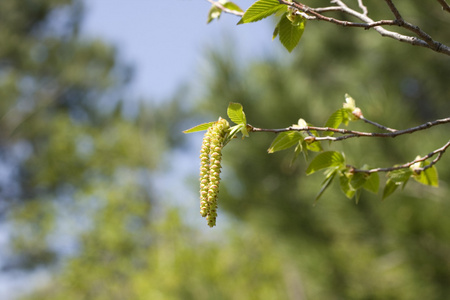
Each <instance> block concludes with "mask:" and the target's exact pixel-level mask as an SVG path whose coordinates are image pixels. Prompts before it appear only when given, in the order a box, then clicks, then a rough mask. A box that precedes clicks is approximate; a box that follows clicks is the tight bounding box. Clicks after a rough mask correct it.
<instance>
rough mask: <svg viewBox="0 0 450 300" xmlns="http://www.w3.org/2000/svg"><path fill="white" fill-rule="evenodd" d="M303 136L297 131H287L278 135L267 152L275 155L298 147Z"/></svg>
mask: <svg viewBox="0 0 450 300" xmlns="http://www.w3.org/2000/svg"><path fill="white" fill-rule="evenodd" d="M301 138H302V136H301V134H300V133H299V132H297V131H285V132H281V133H279V134H278V135H277V137H276V138H275V139H274V140H273V142H272V144H271V145H270V147H269V149H268V150H267V152H269V153H274V152H277V151H280V150H284V149H287V148H290V147H292V146H295V145H297V144H298V143H299V142H300V141H301Z"/></svg>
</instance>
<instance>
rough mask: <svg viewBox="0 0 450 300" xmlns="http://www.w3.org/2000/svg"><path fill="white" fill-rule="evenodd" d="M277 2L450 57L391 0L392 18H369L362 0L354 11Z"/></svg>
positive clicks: (336, 0) (449, 50)
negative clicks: (334, 14) (338, 15)
mask: <svg viewBox="0 0 450 300" xmlns="http://www.w3.org/2000/svg"><path fill="white" fill-rule="evenodd" d="M207 1H208V2H210V3H211V4H212V5H213V6H216V7H218V8H220V9H221V10H222V11H223V12H226V13H229V14H233V15H236V16H239V17H242V16H243V15H244V13H243V12H242V11H237V10H232V9H228V8H226V7H225V6H224V5H223V4H222V3H221V2H219V1H214V0H207ZM277 1H278V2H279V3H280V4H283V5H286V6H288V7H291V8H292V9H294V10H295V13H296V14H298V15H301V16H302V17H303V18H305V19H308V20H316V21H325V22H329V23H333V24H336V25H340V26H344V27H360V28H364V29H370V28H373V29H374V30H375V31H377V32H378V33H379V34H380V35H381V36H384V37H389V38H392V39H395V40H397V41H400V42H403V43H408V44H411V45H413V46H420V47H425V48H428V49H431V50H433V51H435V52H438V53H442V54H445V55H449V56H450V47H449V46H447V45H445V44H443V43H441V42H439V41H437V40H435V39H433V38H432V37H431V35H429V34H428V33H426V32H425V31H424V30H422V29H421V28H420V27H419V26H417V25H414V24H412V23H409V22H407V21H406V20H405V19H404V18H403V17H402V15H401V13H400V11H399V10H398V9H397V7H396V6H395V4H394V3H393V2H392V1H391V0H385V3H386V5H387V7H388V8H389V10H390V11H391V12H392V14H393V15H394V19H392V20H373V19H371V18H370V17H369V16H368V14H369V11H368V9H367V7H366V6H365V5H364V3H363V0H358V7H359V9H360V10H361V11H357V10H355V9H352V8H350V7H349V6H348V5H347V4H345V2H344V1H341V0H332V1H330V2H331V3H332V4H334V5H333V6H327V7H310V6H307V5H305V4H303V3H301V2H297V1H293V2H292V1H287V0H277ZM437 2H438V3H439V4H440V5H441V6H442V9H443V10H444V11H447V12H450V6H449V5H448V4H447V2H446V1H445V0H438V1H437ZM329 12H342V13H344V14H346V15H347V16H348V17H353V18H356V19H358V20H359V21H361V22H353V21H349V20H343V19H337V18H333V17H330V16H326V15H325V14H326V13H329ZM383 26H389V27H395V26H397V27H401V28H403V29H406V30H407V31H410V32H412V33H413V34H414V35H405V34H401V33H399V32H396V31H391V30H387V29H385V28H383Z"/></svg>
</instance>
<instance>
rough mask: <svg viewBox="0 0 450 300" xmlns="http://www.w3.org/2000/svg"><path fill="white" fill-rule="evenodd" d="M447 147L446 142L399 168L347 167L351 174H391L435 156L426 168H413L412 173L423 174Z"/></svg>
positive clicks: (448, 144)
mask: <svg viewBox="0 0 450 300" xmlns="http://www.w3.org/2000/svg"><path fill="white" fill-rule="evenodd" d="M449 147H450V141H448V142H447V143H446V144H445V145H444V146H442V147H441V148H439V149H436V150H434V151H432V152H430V153H428V154H427V155H425V156H423V157H419V158H416V159H415V160H413V161H410V162H408V163H405V164H403V165H399V166H395V167H389V168H374V169H370V170H361V169H356V168H353V167H352V166H348V167H349V168H350V169H351V172H352V173H367V174H370V173H377V172H391V171H395V170H400V169H406V168H409V167H411V166H412V165H414V164H416V163H419V162H422V161H425V160H427V159H429V158H431V157H433V156H434V155H436V154H437V156H436V158H435V159H433V160H432V161H431V162H430V163H429V164H428V165H426V166H424V167H422V168H415V169H414V172H416V173H418V174H419V173H420V172H423V171H425V170H426V169H428V168H431V167H432V166H433V165H435V164H436V163H437V162H438V161H439V160H440V159H441V157H442V155H443V154H444V152H445V150H447V148H449Z"/></svg>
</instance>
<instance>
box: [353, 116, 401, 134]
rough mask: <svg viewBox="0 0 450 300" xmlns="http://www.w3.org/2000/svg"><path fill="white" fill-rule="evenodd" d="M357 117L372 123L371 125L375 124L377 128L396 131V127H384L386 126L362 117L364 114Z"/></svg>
mask: <svg viewBox="0 0 450 300" xmlns="http://www.w3.org/2000/svg"><path fill="white" fill-rule="evenodd" d="M359 119H360V120H362V121H364V122H366V123H369V124H371V125H373V126H375V127H378V128H380V129H383V130H386V131H390V132H395V131H397V129H393V128H389V127H386V126H384V125H381V124H378V123H377V122H374V121H371V120H368V119H366V118H364V116H359Z"/></svg>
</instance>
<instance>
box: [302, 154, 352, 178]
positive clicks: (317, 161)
mask: <svg viewBox="0 0 450 300" xmlns="http://www.w3.org/2000/svg"><path fill="white" fill-rule="evenodd" d="M344 164H345V159H344V156H343V155H342V154H341V153H339V152H336V151H326V152H323V153H320V154H319V155H317V156H316V157H315V158H314V159H313V160H312V162H311V163H310V164H309V166H308V168H307V169H306V174H307V175H310V174H312V173H314V172H317V171H318V170H321V169H325V168H331V167H343V166H344Z"/></svg>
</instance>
